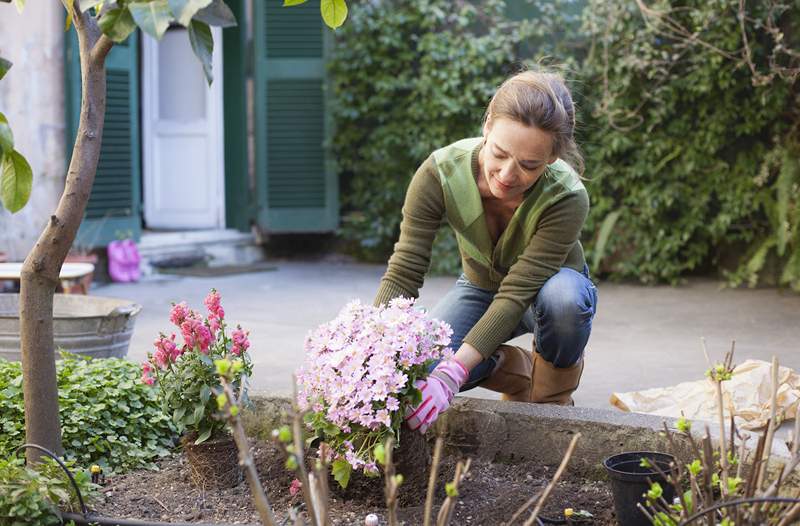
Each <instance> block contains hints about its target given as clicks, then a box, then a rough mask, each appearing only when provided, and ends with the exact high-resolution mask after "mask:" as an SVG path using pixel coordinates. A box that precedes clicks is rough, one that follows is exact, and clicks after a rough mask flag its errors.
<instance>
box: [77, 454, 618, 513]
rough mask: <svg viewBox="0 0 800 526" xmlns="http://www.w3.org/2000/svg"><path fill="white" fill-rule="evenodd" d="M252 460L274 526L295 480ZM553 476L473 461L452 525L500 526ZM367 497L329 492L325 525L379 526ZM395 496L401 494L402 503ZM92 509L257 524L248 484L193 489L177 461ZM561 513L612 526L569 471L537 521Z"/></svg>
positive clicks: (107, 495)
mask: <svg viewBox="0 0 800 526" xmlns="http://www.w3.org/2000/svg"><path fill="white" fill-rule="evenodd" d="M253 454H254V458H255V461H256V466H257V468H258V471H259V475H260V478H261V483H262V484H263V485H264V488H265V489H266V491H267V492H268V494H269V499H270V502H271V503H272V505H273V508H274V510H275V513H276V515H277V518H278V522H279V523H281V522H282V521H283V520H284V518H286V517H287V515H288V514H289V511H290V510H291V509H292V508H293V507H294V508H298V507H300V506H302V495H300V494H298V495H296V496H292V495H290V493H289V486H290V484H291V482H292V479H293V478H294V475H293V473H291V472H289V471H287V470H286V469H285V468H284V462H285V454H284V453H283V452H282V450H280V448H279V447H278V446H276V445H273V444H271V443H265V442H257V443H256V444H255V445H254V448H253ZM458 460H459V459H457V458H454V457H449V456H446V457H445V458H443V460H442V464H441V466H440V470H439V477H438V479H439V480H438V487H437V492H436V499H435V507H434V513H436V511H438V509H439V506H440V505H441V503H442V501H443V500H444V498H445V493H444V484H445V482H447V481H449V480H450V479H452V477H453V473H454V471H455V465H456V462H457V461H458ZM554 472H555V467H546V466H542V465H540V464H534V463H522V464H515V465H510V464H499V463H490V462H487V461H485V460H479V459H474V460H473V461H472V465H471V467H470V469H469V472H468V474H467V477H466V478H465V479H464V481H463V482H462V484H461V487H460V488H459V496H458V503H457V505H456V507H455V512H454V514H453V520H452V521H451V524H453V525H458V526H460V525H499V524H503V523H504V522H506V521H508V520H509V519H510V518H511V517H512V515H513V514H514V512H515V511H516V510H517V509H518V508H519V507H520V506H521V505H523V504H524V503H525V502H526V501H527V500H528V499H530V497H531V496H532V495H534V494H535V493H537V492H538V491H540V490H542V489H544V487H545V486H546V485H547V483H548V482H549V481H550V479H551V478H552V476H553V473H554ZM370 480H371V481H372V482H373V484H374V486H377V487H382V486H383V478H374V479H370ZM374 489H375V488H374V487H371V488H370V489H368V490H365V491H360V490H359V491H351V490H348V491H347V492H346V493H345V495H347V497H349V498H343V496H342V494H340V493H339V492H334V496H333V497H332V499H331V513H330V515H331V518H332V523H333V524H335V525H358V526H361V525H363V524H364V518H365V516H366V515H367V514H369V513H375V514H376V515H378V516H379V517H380V524H382V525H383V524H386V514H385V507H384V503H383V500H382V497H381V493H380V491H375V490H374ZM402 492H403V487H402V486H401V487H400V493H401V496H402ZM407 500H410V499H402V500H401V502H402V501H407ZM417 502H418V504H416V505H413V506H409V505H407V503H406V505H405V506H401V507H400V510H399V512H398V516H399V518H400V521H401V522H402V523H404V524H406V525H408V526H412V525H419V524H422V522H423V517H422V515H423V509H424V496H422V498H420V499H419V500H418V501H417ZM93 507H94V509H95V510H96V511H97V513H99V514H101V515H104V516H109V517H114V518H125V519H144V520H153V521H162V522H203V523H213V522H218V523H225V524H258V515H257V513H256V511H255V509H254V508H253V506H252V504H251V502H250V492H249V487H248V485H247V482H241V483H240V484H238V485H237V486H235V487H231V488H224V489H220V490H211V489H208V490H203V489H201V488H198V487H196V486H194V485H193V484H192V482H191V476H190V473H189V468H188V466H187V463H186V459H185V457H184V456H183V455H182V454H176V455H174V456H172V457H170V458H167V459H164V460H163V461H161V462H160V463H159V470H158V471H137V472H132V473H128V474H126V475H119V476H112V477H109V478H108V479H107V480H106V481H105V484H104V485H103V487H102V491H101V494H100V496H99V497H98V498H97V499H96V500H95V502H94V505H93ZM564 508H573V509H575V510H581V509H582V510H586V511H589V512H590V513H592V515H593V516H594V521H593V522H591V524H604V525H605V524H616V522H615V521H614V514H613V504H612V498H611V493H610V491H609V489H608V488H607V486H606V484H605V483H602V482H596V481H590V480H583V479H582V478H580V477H579V476H577V475H571V474H570V472H569V470H567V472H566V473H565V474H564V476H563V477H562V479H561V481H560V482H559V484H558V486H557V487H556V489H555V490H554V492H553V494H552V496H551V497H550V499H549V500H548V503H547V505H546V506H545V510H544V512H543V513H542V515H544V516H545V517H546V518H561V517H563V510H564ZM530 511H531V510H529V512H530ZM522 517H523V518H522V519H520V520H518V521H515V523H518V524H522V523H523V522H524V518H527V514H524V515H522ZM562 522H563V521H562ZM289 523H290V522H289V521H287V522H286V524H289Z"/></svg>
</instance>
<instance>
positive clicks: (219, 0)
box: [194, 0, 237, 27]
mask: <svg viewBox="0 0 800 526" xmlns="http://www.w3.org/2000/svg"><path fill="white" fill-rule="evenodd" d="M194 19H195V20H198V21H200V22H205V23H206V24H208V25H210V26H219V27H235V26H236V25H237V24H236V16H234V14H233V11H231V8H230V7H228V5H227V4H226V3H225V2H223V0H214V1H213V2H211V4H210V5H208V6H207V7H204V8H203V9H201V10H200V11H198V12H197V14H196V15H195V16H194Z"/></svg>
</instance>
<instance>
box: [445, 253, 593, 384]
mask: <svg viewBox="0 0 800 526" xmlns="http://www.w3.org/2000/svg"><path fill="white" fill-rule="evenodd" d="M494 295H495V292H494V291H491V290H486V289H481V288H478V287H476V286H475V285H473V284H472V283H470V282H469V281H468V280H467V278H466V277H465V276H464V275H463V274H462V275H461V277H460V278H458V281H456V285H455V287H453V288H452V289H450V291H449V292H448V293H447V294H446V295H445V297H444V298H442V300H441V301H440V302H439V303H438V304H437V305H436V307H434V308H433V310H431V312H430V316H431V317H432V318H436V319H439V320H442V321H446V322H447V323H449V324H450V327H452V329H453V336H452V339H451V341H450V346H451V347H452V348H453V350H458V348H459V347H460V346H461V342H462V341H463V339H464V336H466V335H467V333H468V332H469V331H470V330H471V329H472V327H473V326H474V325H475V324H476V323H477V322H478V320H479V319H480V318H481V317H482V316H483V315H484V313H485V312H486V310H487V309H488V308H489V304H491V302H492V300H493V299H494ZM596 312H597V287H595V285H594V283H592V280H591V279H589V270H588V268H584V271H583V273H580V272H577V271H575V270H573V269H571V268H566V267H563V268H562V269H561V270H560V271H559V272H558V273H556V274H555V275H554V276H552V277H551V278H550V279H548V280H547V281H545V283H544V285H543V286H542V288H541V289H540V290H539V293H538V294H537V295H536V298H535V300H534V302H533V305H531V306H530V307H528V308H527V309H525V313H524V314H523V316H522V320H520V323H519V325H518V326H517V328H516V329H515V330H514V332H513V333H512V334H511V337H510V338H509V339H511V338H516V337H517V336H521V335H523V334H529V333H533V335H534V338H535V339H536V350H537V352H539V354H541V355H542V358H544V359H545V360H547V361H548V362H550V363H552V364H554V365H555V366H556V367H569V366H571V365H573V364H575V363H576V362H577V361H578V360H580V358H581V356H583V350H584V348H585V347H586V342H588V341H589V334H590V333H591V332H592V319H593V318H594V315H595V313H596ZM496 363H497V362H496V358H495V357H494V356H490V357H489V358H488V359H486V360H483V361H482V362H481V363H480V364H478V365H476V366H475V367H474V368H473V369H472V371H470V374H469V378H468V379H467V382H466V383H465V384H464V386H463V387H462V388H461V390H462V391H466V390H468V389H472V388H473V387H476V386H477V385H478V384H479V383H480V382H482V381H483V380H485V379H486V378H487V377H488V376H489V375H490V374H491V373H492V371H493V370H494V367H495V364H496Z"/></svg>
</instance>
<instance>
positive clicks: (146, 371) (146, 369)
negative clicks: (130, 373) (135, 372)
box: [142, 362, 156, 385]
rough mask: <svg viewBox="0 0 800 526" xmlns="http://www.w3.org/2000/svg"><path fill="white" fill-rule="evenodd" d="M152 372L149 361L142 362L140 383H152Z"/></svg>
mask: <svg viewBox="0 0 800 526" xmlns="http://www.w3.org/2000/svg"><path fill="white" fill-rule="evenodd" d="M152 373H153V366H152V365H151V364H150V362H142V383H144V384H147V385H153V384H154V383H155V381H156V380H155V378H153V376H152Z"/></svg>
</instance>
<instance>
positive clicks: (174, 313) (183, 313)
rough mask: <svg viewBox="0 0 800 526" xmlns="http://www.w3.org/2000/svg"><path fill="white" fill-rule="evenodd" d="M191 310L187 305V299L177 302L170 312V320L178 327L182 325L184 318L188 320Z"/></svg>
mask: <svg viewBox="0 0 800 526" xmlns="http://www.w3.org/2000/svg"><path fill="white" fill-rule="evenodd" d="M190 312H191V310H190V309H189V306H188V305H186V302H185V301H182V302H180V303H175V304H173V305H172V310H171V311H170V312H169V321H171V322H172V324H173V325H175V326H176V327H180V326H181V324H182V323H183V322H184V320H186V318H187V317H188V316H189V313H190Z"/></svg>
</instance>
